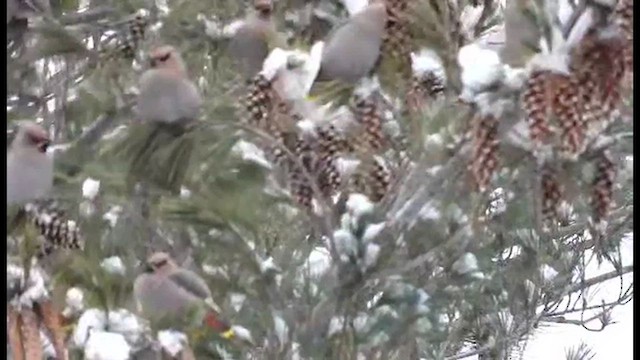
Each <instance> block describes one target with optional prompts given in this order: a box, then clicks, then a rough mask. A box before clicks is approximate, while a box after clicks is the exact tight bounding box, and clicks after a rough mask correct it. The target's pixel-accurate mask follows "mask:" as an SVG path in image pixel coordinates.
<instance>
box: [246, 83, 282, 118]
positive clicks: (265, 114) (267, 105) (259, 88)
mask: <svg viewBox="0 0 640 360" xmlns="http://www.w3.org/2000/svg"><path fill="white" fill-rule="evenodd" d="M271 85H272V82H271V81H269V80H268V79H267V78H265V77H264V76H263V75H262V74H258V75H256V76H255V77H254V78H253V79H252V80H251V82H250V84H249V88H248V92H247V95H246V97H245V99H244V101H243V104H244V108H245V110H246V112H247V117H246V121H247V122H248V123H249V124H250V125H253V126H256V127H258V128H260V129H264V130H266V129H269V126H268V125H269V122H270V121H269V120H270V119H269V118H270V115H271V114H272V110H273V109H274V107H275V106H276V103H275V101H274V99H275V96H276V95H275V91H274V90H273V88H272V87H271Z"/></svg>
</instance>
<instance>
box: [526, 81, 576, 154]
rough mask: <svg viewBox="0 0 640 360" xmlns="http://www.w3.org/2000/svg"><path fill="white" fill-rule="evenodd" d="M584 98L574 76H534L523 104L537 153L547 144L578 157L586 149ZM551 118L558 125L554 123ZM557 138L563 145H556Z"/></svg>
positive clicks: (527, 83)
mask: <svg viewBox="0 0 640 360" xmlns="http://www.w3.org/2000/svg"><path fill="white" fill-rule="evenodd" d="M581 96H582V95H581V88H580V87H579V86H578V85H577V83H576V79H575V78H574V77H573V76H570V75H565V74H560V73H555V72H551V71H544V70H543V71H540V70H538V71H534V72H533V73H532V74H531V75H530V77H529V79H528V80H527V82H526V84H525V89H524V91H523V94H522V104H523V106H524V110H525V114H526V118H527V122H528V125H529V136H530V137H531V140H532V142H533V145H534V151H537V150H539V149H540V147H541V146H543V145H548V144H551V145H559V147H560V150H561V151H562V153H563V154H564V155H569V157H571V158H575V157H576V156H577V155H579V154H580V153H581V152H582V151H583V150H584V145H585V142H584V137H585V126H584V123H583V122H582V114H581V112H580V101H581ZM550 116H551V117H553V118H555V119H556V120H557V123H554V122H551V121H550V120H551V119H550V118H549V117H550ZM556 136H557V137H559V141H560V144H553V143H554V142H555V141H554V140H555V139H554V138H555V137H556Z"/></svg>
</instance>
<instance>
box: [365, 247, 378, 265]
mask: <svg viewBox="0 0 640 360" xmlns="http://www.w3.org/2000/svg"><path fill="white" fill-rule="evenodd" d="M378 255H380V245H378V244H375V243H371V244H367V248H366V250H365V253H364V266H365V268H366V269H369V268H371V267H373V266H374V265H375V264H376V262H377V261H378Z"/></svg>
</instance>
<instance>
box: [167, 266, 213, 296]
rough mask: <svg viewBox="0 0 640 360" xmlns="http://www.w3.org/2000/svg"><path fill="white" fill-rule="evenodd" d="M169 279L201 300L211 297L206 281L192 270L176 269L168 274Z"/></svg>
mask: <svg viewBox="0 0 640 360" xmlns="http://www.w3.org/2000/svg"><path fill="white" fill-rule="evenodd" d="M169 279H171V281H173V282H174V283H176V285H178V286H180V287H181V288H182V289H184V290H185V291H187V292H189V293H190V294H193V295H195V296H197V297H199V298H201V299H203V300H205V299H207V298H210V297H211V291H210V290H209V287H208V286H207V283H205V282H204V280H203V279H202V278H201V277H200V276H198V274H196V273H194V272H193V271H189V270H186V269H177V270H176V271H174V272H172V273H171V274H170V275H169Z"/></svg>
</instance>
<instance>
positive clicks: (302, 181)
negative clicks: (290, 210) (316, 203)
mask: <svg viewBox="0 0 640 360" xmlns="http://www.w3.org/2000/svg"><path fill="white" fill-rule="evenodd" d="M294 154H295V155H296V156H297V157H298V160H299V162H300V163H301V164H302V166H303V167H304V170H303V169H302V168H300V166H298V164H296V163H293V164H292V166H291V169H290V170H289V186H290V188H291V194H292V195H293V198H294V200H295V201H296V203H298V204H299V205H300V206H302V207H305V208H307V209H311V204H312V200H313V195H314V194H313V188H312V186H311V184H310V182H309V181H310V179H309V178H308V176H306V175H305V170H306V173H307V174H308V175H309V176H313V173H314V171H313V170H314V168H315V165H316V156H315V154H314V152H313V147H312V146H311V143H310V142H309V141H308V140H306V139H302V138H298V139H297V142H296V147H295V150H294Z"/></svg>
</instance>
